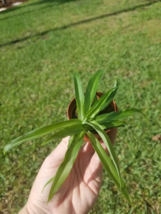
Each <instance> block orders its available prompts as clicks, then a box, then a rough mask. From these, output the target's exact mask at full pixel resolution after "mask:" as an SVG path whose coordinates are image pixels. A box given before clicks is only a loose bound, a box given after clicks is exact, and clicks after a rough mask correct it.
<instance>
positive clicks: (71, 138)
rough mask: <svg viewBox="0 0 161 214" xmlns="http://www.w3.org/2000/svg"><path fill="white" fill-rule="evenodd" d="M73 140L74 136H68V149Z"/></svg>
mask: <svg viewBox="0 0 161 214" xmlns="http://www.w3.org/2000/svg"><path fill="white" fill-rule="evenodd" d="M73 138H74V135H72V136H70V138H69V141H68V147H69V146H70V144H71V143H72V142H73Z"/></svg>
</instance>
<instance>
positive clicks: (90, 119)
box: [4, 71, 141, 204]
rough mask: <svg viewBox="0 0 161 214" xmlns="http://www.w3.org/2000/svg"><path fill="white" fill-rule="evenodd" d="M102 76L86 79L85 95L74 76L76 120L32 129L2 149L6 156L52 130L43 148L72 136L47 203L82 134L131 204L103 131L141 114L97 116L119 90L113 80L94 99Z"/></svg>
mask: <svg viewBox="0 0 161 214" xmlns="http://www.w3.org/2000/svg"><path fill="white" fill-rule="evenodd" d="M101 76H102V71H97V72H96V73H94V74H93V76H92V77H91V79H90V80H89V83H88V85H87V89H86V92H85V93H84V92H83V88H82V84H81V80H80V77H79V75H78V74H75V75H74V87H75V99H76V107H77V113H78V118H76V119H71V120H68V121H64V122H59V123H55V124H52V125H49V126H46V127H42V128H38V129H35V130H33V131H31V132H28V133H27V134H24V135H22V136H20V137H18V138H16V139H14V140H12V141H11V142H10V143H9V144H7V145H6V146H5V148H4V153H6V152H8V151H9V150H10V149H12V148H14V147H15V146H18V145H20V144H22V143H23V142H25V141H28V140H32V139H36V138H39V137H41V136H43V135H46V134H50V133H53V132H55V131H56V133H54V134H52V135H51V136H50V137H48V138H47V139H46V141H45V142H44V143H42V145H45V144H46V143H49V142H50V141H53V140H55V139H59V138H64V137H66V136H71V137H70V140H69V144H68V149H67V151H66V155H65V157H64V160H63V162H62V163H61V165H60V166H59V168H58V170H57V172H56V175H55V176H54V177H53V178H51V179H50V180H49V181H48V182H47V184H46V185H48V184H49V183H50V182H52V187H51V189H50V193H49V197H48V201H50V200H51V198H52V197H53V196H54V194H55V193H56V192H57V191H58V189H59V188H60V187H61V185H62V184H63V183H64V181H65V180H66V178H67V177H68V175H69V173H70V171H71V169H72V167H73V164H74V162H75V160H76V158H77V155H78V153H79V150H80V148H81V146H82V145H83V138H84V135H85V134H87V135H88V137H89V139H90V141H91V143H92V146H93V148H94V149H95V151H96V152H97V154H98V156H99V158H100V160H101V162H102V164H103V166H104V168H105V169H106V171H107V172H108V174H109V176H110V178H111V179H112V180H113V181H114V183H115V184H116V185H117V187H118V188H119V190H120V191H121V192H122V194H123V195H124V196H125V198H126V199H127V201H128V202H129V203H130V204H131V201H130V197H129V195H128V192H127V187H126V184H125V182H124V180H123V178H122V177H121V174H120V169H119V164H118V160H117V157H116V154H115V151H114V148H113V146H112V144H111V141H110V139H109V137H108V135H107V134H106V132H105V131H106V130H108V129H110V128H115V127H120V126H124V125H125V122H124V121H120V119H123V118H125V117H127V116H131V115H133V114H134V113H136V112H139V113H141V111H140V110H139V109H134V108H131V109H126V110H120V111H118V112H115V111H112V112H110V113H105V114H101V115H99V113H100V112H101V111H102V110H104V109H106V108H107V107H108V106H109V105H110V103H111V102H112V101H113V99H114V97H115V95H116V92H117V89H118V83H117V81H116V84H115V85H114V87H113V88H112V89H111V90H109V91H108V92H106V93H105V94H104V95H102V96H101V97H100V98H99V99H97V96H96V92H97V87H98V83H99V81H100V80H101ZM93 131H96V132H97V133H98V134H99V136H100V137H101V139H102V141H103V142H104V143H105V145H106V147H107V150H108V152H109V154H110V156H108V155H107V153H106V152H105V150H104V149H103V147H102V146H101V144H100V143H99V141H98V140H97V138H96V137H95V135H94V134H93ZM46 185H45V186H46Z"/></svg>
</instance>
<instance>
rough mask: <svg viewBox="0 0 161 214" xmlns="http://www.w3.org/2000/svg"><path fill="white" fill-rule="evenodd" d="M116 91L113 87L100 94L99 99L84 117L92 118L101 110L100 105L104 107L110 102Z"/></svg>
mask: <svg viewBox="0 0 161 214" xmlns="http://www.w3.org/2000/svg"><path fill="white" fill-rule="evenodd" d="M116 92H117V87H114V88H113V89H111V90H110V91H108V92H107V93H105V94H104V95H102V96H101V97H100V99H99V100H98V101H97V102H96V103H95V104H94V105H93V106H92V108H91V109H90V110H89V111H88V113H87V114H86V115H85V118H87V119H89V118H94V117H95V116H96V115H97V114H98V113H99V112H100V111H101V110H102V107H103V108H105V107H106V106H108V105H109V104H110V102H111V101H112V100H113V98H114V96H115V94H116Z"/></svg>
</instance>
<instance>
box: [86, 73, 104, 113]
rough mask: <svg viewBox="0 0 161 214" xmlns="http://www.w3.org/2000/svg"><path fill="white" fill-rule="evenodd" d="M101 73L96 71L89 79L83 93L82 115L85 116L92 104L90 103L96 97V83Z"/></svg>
mask: <svg viewBox="0 0 161 214" xmlns="http://www.w3.org/2000/svg"><path fill="white" fill-rule="evenodd" d="M101 76H102V71H97V72H96V73H94V74H93V75H92V77H91V79H90V80H89V82H88V86H87V89H86V93H85V102H84V114H86V113H87V112H88V111H89V109H90V107H91V104H92V101H93V99H94V97H95V95H96V92H97V88H98V83H99V81H100V79H101Z"/></svg>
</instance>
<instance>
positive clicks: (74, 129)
mask: <svg viewBox="0 0 161 214" xmlns="http://www.w3.org/2000/svg"><path fill="white" fill-rule="evenodd" d="M82 131H85V127H84V125H82V124H79V125H74V126H69V127H66V128H64V129H62V130H61V131H58V132H57V133H55V134H53V135H51V136H50V137H49V138H47V140H46V141H45V142H43V143H42V144H41V146H44V145H45V144H47V143H49V142H51V141H53V140H56V139H59V138H64V137H67V136H72V135H74V134H77V133H79V132H82Z"/></svg>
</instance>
